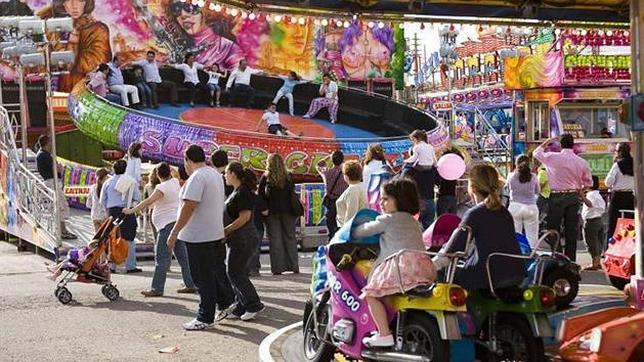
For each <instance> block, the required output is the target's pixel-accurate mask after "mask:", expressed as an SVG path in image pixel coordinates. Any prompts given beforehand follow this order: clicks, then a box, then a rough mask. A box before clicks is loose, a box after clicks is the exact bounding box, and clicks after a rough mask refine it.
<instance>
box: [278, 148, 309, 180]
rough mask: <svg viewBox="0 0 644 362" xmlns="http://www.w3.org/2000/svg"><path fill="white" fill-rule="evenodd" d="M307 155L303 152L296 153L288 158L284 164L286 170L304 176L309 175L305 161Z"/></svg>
mask: <svg viewBox="0 0 644 362" xmlns="http://www.w3.org/2000/svg"><path fill="white" fill-rule="evenodd" d="M307 157H308V156H307V155H306V153H304V152H301V151H295V152H292V153H291V154H289V155H288V156H286V158H285V159H284V163H285V164H286V168H287V169H289V170H292V171H293V173H295V174H304V173H307V172H308V170H309V168H308V167H306V165H305V164H304V161H305V160H306V159H307Z"/></svg>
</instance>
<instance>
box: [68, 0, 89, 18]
mask: <svg viewBox="0 0 644 362" xmlns="http://www.w3.org/2000/svg"><path fill="white" fill-rule="evenodd" d="M63 6H64V7H65V11H66V12H67V14H69V16H71V17H72V19H78V18H80V17H81V16H83V14H84V13H85V0H65V2H64V3H63Z"/></svg>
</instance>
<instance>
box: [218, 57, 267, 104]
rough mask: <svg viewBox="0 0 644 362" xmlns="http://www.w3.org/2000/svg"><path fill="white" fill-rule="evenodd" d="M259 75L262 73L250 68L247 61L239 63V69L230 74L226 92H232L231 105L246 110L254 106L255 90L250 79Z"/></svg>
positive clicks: (243, 60)
mask: <svg viewBox="0 0 644 362" xmlns="http://www.w3.org/2000/svg"><path fill="white" fill-rule="evenodd" d="M259 73H261V71H259V70H257V69H253V68H251V67H249V66H248V63H247V62H246V60H245V59H242V60H240V61H239V67H238V68H237V69H235V70H234V71H233V72H232V73H230V77H229V78H228V82H227V83H226V91H227V92H230V104H231V105H233V106H234V105H236V104H240V105H242V106H244V107H246V108H250V107H251V106H252V105H253V101H254V100H255V89H253V87H251V86H250V77H251V75H253V74H259ZM240 100H241V101H240ZM238 102H239V103H238Z"/></svg>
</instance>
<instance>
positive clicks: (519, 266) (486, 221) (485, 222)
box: [433, 165, 526, 290]
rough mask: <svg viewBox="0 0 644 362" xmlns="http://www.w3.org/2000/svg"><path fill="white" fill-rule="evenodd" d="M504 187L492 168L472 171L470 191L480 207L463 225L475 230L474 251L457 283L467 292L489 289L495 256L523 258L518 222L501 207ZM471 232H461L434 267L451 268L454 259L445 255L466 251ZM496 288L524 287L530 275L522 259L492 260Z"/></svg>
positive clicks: (457, 275)
mask: <svg viewBox="0 0 644 362" xmlns="http://www.w3.org/2000/svg"><path fill="white" fill-rule="evenodd" d="M501 187H502V184H501V182H500V181H499V174H498V172H497V171H496V169H495V168H494V167H492V166H490V165H477V166H474V167H473V168H472V170H471V171H470V179H469V185H468V191H469V193H470V195H471V196H472V198H474V200H476V203H477V204H476V206H474V207H473V208H471V209H470V210H468V211H467V213H466V214H465V216H464V217H463V221H462V222H461V225H466V226H469V227H470V228H471V229H472V237H473V238H474V248H471V249H473V250H476V251H475V252H473V251H472V250H470V254H469V255H468V256H467V257H466V258H467V259H466V261H465V266H464V267H463V268H458V271H457V272H456V275H455V278H454V279H455V280H454V283H456V284H458V285H460V286H462V287H463V288H465V289H467V290H478V289H489V287H490V283H489V279H488V270H487V268H486V263H487V259H488V256H489V255H490V254H492V253H497V252H499V253H507V254H514V255H519V254H521V252H520V251H519V243H518V242H517V240H516V236H515V233H514V222H513V219H512V215H510V212H509V211H508V210H507V209H506V208H505V207H503V205H502V204H501V198H500V195H499V191H500V189H501ZM467 235H468V232H467V231H465V230H463V229H458V230H457V231H456V232H455V233H454V234H452V237H451V238H450V240H449V241H448V242H447V243H446V244H445V245H444V246H443V247H442V248H441V250H440V252H439V255H437V256H435V257H434V258H433V262H434V266H435V267H436V268H437V269H438V270H440V269H443V268H445V267H447V266H448V265H449V263H450V259H449V258H448V257H446V256H445V255H443V254H445V253H454V252H457V251H464V250H465V247H466V242H467ZM489 273H491V274H492V282H493V285H494V288H504V287H511V286H515V285H518V284H520V283H521V282H522V281H523V279H524V278H525V275H526V270H525V266H524V264H523V261H522V260H519V259H514V258H508V257H502V256H497V257H493V258H492V260H491V261H490V271H489Z"/></svg>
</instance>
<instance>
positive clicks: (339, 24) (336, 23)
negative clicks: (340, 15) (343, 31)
mask: <svg viewBox="0 0 644 362" xmlns="http://www.w3.org/2000/svg"><path fill="white" fill-rule="evenodd" d="M335 26H337V27H338V28H340V27H342V21H340V20H338V21H336V22H335Z"/></svg>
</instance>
